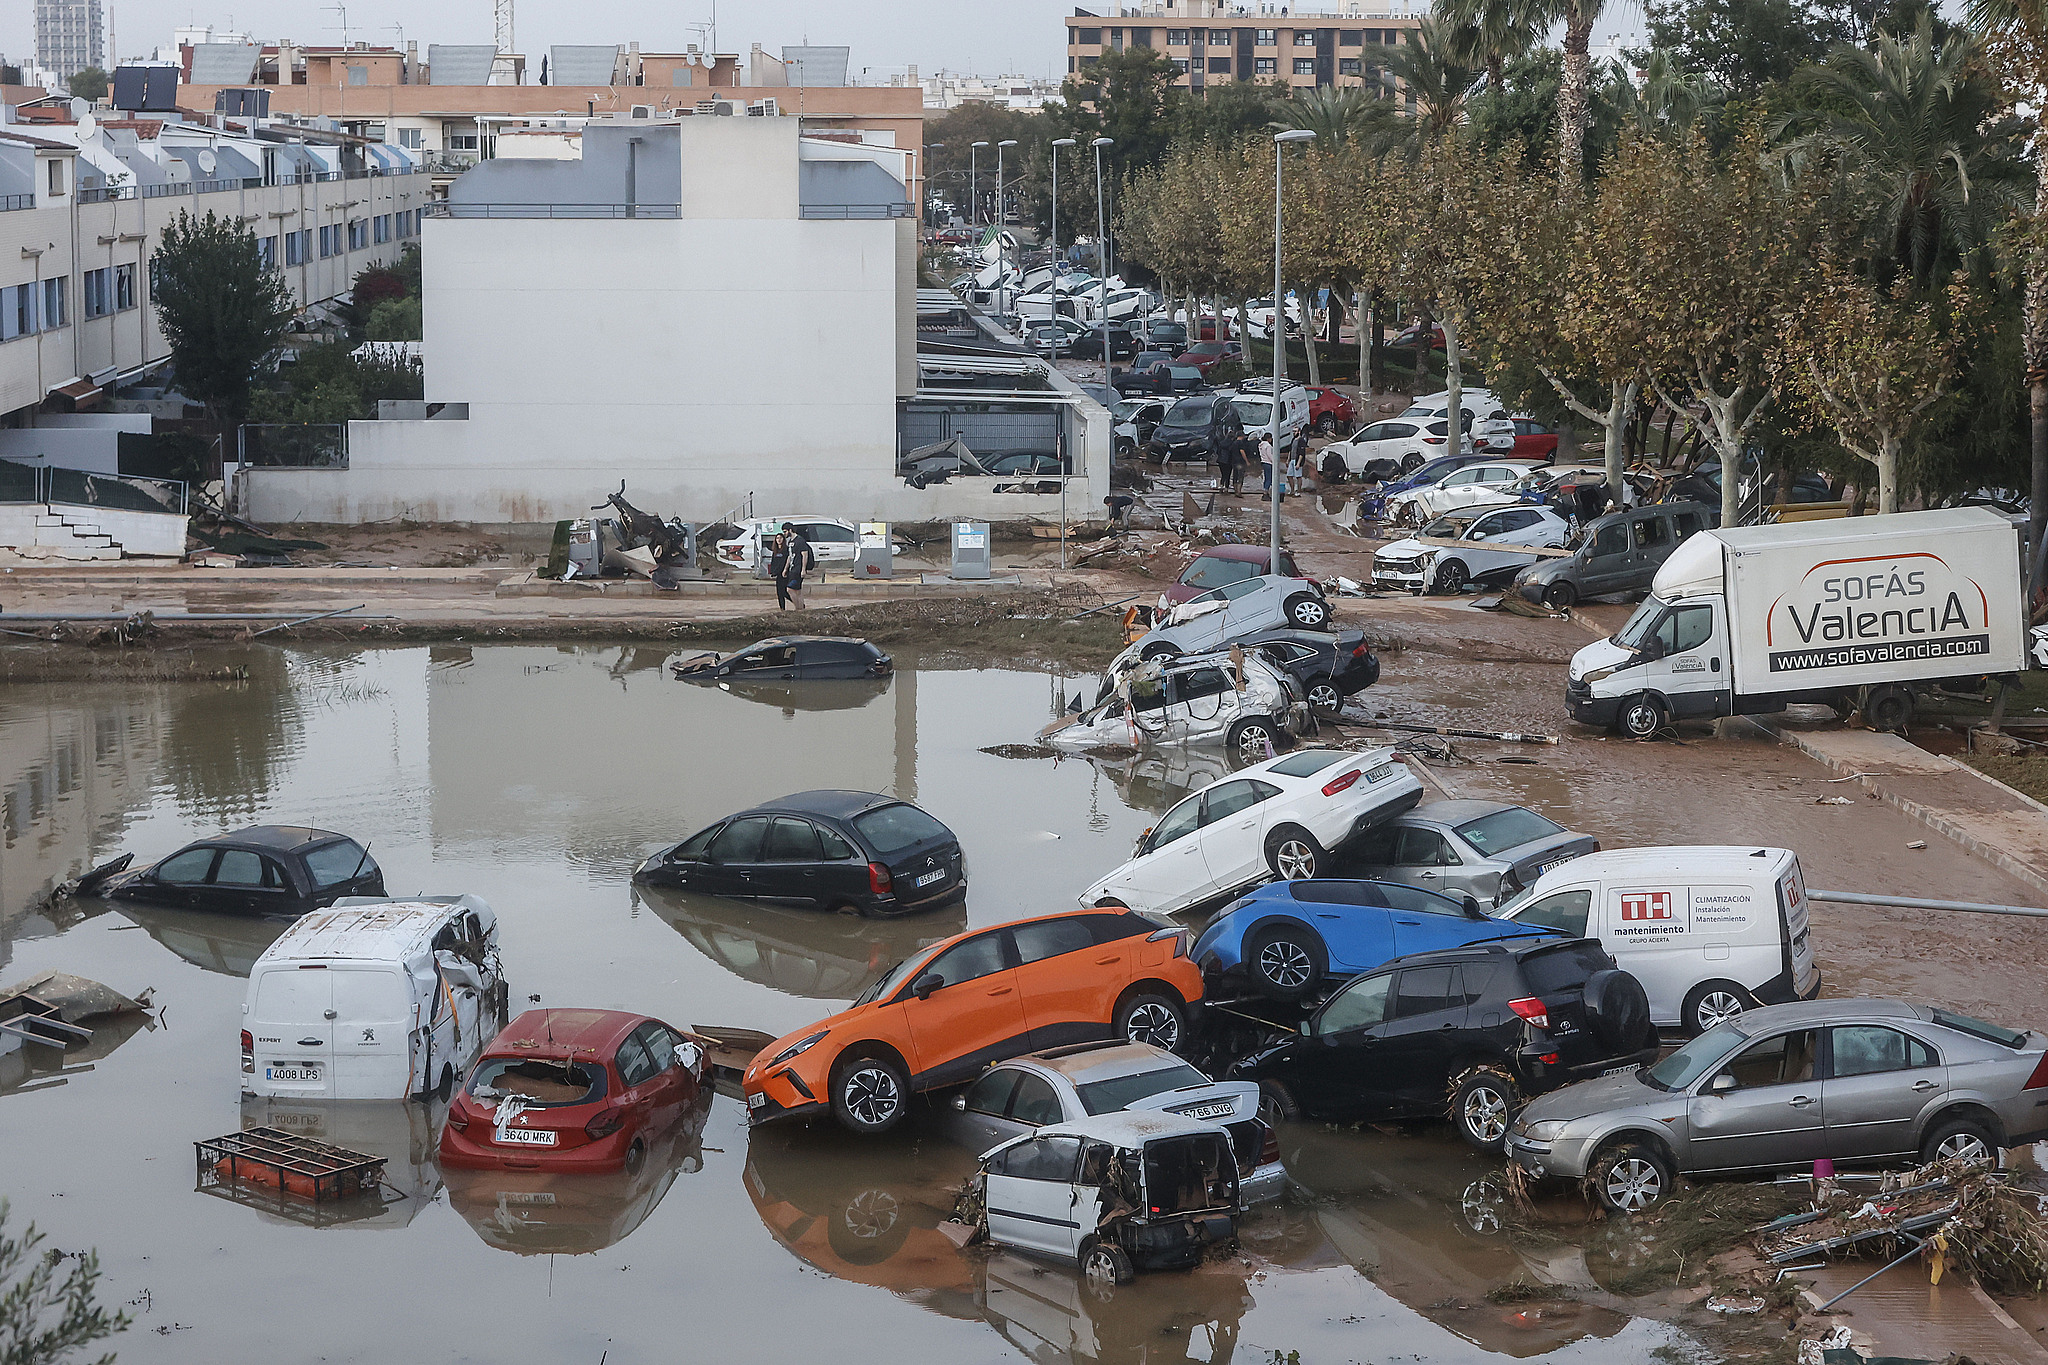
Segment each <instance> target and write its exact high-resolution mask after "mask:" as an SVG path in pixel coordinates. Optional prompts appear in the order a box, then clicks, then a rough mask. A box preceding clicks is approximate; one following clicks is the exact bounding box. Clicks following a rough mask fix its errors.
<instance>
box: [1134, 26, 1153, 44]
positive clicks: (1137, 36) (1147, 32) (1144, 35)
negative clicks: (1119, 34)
mask: <svg viewBox="0 0 2048 1365" xmlns="http://www.w3.org/2000/svg"><path fill="white" fill-rule="evenodd" d="M1131 46H1132V47H1150V46H1152V30H1151V29H1149V28H1134V29H1132V30H1131Z"/></svg>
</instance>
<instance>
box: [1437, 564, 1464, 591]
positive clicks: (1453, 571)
mask: <svg viewBox="0 0 2048 1365" xmlns="http://www.w3.org/2000/svg"><path fill="white" fill-rule="evenodd" d="M1470 586H1472V575H1471V574H1469V573H1467V572H1466V571H1465V561H1464V560H1462V559H1450V560H1446V561H1444V562H1443V563H1442V564H1439V565H1437V566H1436V590H1437V591H1438V592H1448V593H1461V592H1463V591H1465V589H1466V588H1468V587H1470Z"/></svg>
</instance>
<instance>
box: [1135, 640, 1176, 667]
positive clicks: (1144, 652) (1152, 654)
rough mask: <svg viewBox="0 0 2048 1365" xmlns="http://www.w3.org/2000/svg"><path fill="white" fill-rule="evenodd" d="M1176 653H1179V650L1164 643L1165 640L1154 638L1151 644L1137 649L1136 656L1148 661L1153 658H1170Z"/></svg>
mask: <svg viewBox="0 0 2048 1365" xmlns="http://www.w3.org/2000/svg"><path fill="white" fill-rule="evenodd" d="M1178 653H1180V650H1179V649H1178V648H1177V647H1175V646H1173V645H1170V644H1168V643H1166V641H1164V640H1154V641H1153V642H1152V643H1151V644H1149V645H1146V646H1145V647H1144V648H1143V649H1141V650H1139V651H1138V657H1139V658H1140V659H1143V660H1145V661H1147V662H1149V661H1151V660H1153V659H1171V658H1172V657H1173V656H1174V655H1176V654H1178Z"/></svg>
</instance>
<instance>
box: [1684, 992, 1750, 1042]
mask: <svg viewBox="0 0 2048 1365" xmlns="http://www.w3.org/2000/svg"><path fill="white" fill-rule="evenodd" d="M1748 999H1749V992H1748V991H1746V990H1744V989H1742V987H1740V986H1738V985H1736V984H1735V983H1734V982H1733V981H1702V982H1700V984H1699V985H1697V986H1694V987H1693V988H1692V989H1691V990H1690V991H1687V992H1686V995H1685V1006H1684V1008H1682V1009H1680V1010H1679V1012H1678V1026H1679V1027H1680V1028H1682V1029H1684V1030H1685V1035H1686V1037H1688V1038H1697V1037H1699V1036H1700V1035H1701V1034H1702V1033H1705V1032H1706V1031H1707V1030H1708V1029H1710V1028H1712V1027H1714V1026H1715V1025H1716V1024H1725V1023H1727V1022H1728V1021H1729V1020H1730V1019H1733V1018H1735V1017H1736V1016H1737V1015H1739V1014H1741V1013H1742V1011H1743V1010H1744V1009H1745V1008H1747V1005H1746V1003H1745V1002H1747V1001H1748Z"/></svg>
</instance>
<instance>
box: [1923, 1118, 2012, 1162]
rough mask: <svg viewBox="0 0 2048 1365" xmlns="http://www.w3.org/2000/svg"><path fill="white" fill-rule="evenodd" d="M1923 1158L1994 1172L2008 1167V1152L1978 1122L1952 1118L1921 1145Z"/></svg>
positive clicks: (1989, 1131) (1925, 1160) (1927, 1160)
mask: <svg viewBox="0 0 2048 1365" xmlns="http://www.w3.org/2000/svg"><path fill="white" fill-rule="evenodd" d="M1920 1159H1921V1160H1922V1161H1924V1162H1935V1161H1957V1162H1962V1163H1964V1164H1966V1165H1971V1166H1986V1165H1988V1166H1990V1167H1991V1168H1992V1169H1993V1170H1997V1169H1998V1168H1999V1167H2001V1166H2003V1165H2004V1164H2005V1149H2004V1148H2002V1147H2000V1146H1999V1145H1998V1139H1997V1138H1996V1137H1993V1136H1992V1134H1991V1130H1990V1129H1989V1128H1986V1127H1985V1126H1984V1125H1983V1124H1982V1123H1980V1122H1979V1121H1978V1120H1976V1119H1950V1120H1949V1121H1948V1122H1946V1123H1944V1124H1941V1125H1940V1126H1939V1127H1937V1128H1936V1129H1935V1130H1934V1131H1933V1132H1931V1133H1929V1134H1928V1135H1927V1141H1925V1142H1923V1143H1921V1144H1920Z"/></svg>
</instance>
